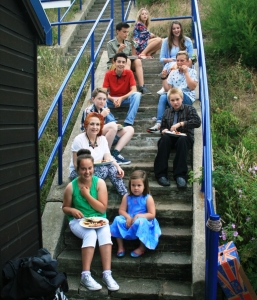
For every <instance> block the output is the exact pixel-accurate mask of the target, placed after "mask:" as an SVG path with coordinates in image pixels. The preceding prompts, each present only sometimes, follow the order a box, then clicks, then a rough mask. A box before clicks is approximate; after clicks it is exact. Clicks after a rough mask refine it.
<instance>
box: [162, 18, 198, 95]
mask: <svg viewBox="0 0 257 300" xmlns="http://www.w3.org/2000/svg"><path fill="white" fill-rule="evenodd" d="M179 51H186V52H187V53H188V55H189V58H191V57H192V55H193V51H194V49H193V43H192V41H191V39H190V38H189V37H186V36H184V33H183V27H182V24H181V23H180V22H179V21H173V22H171V24H170V27H169V33H168V37H167V38H166V39H164V40H163V43H162V47H161V52H160V61H161V62H162V63H163V64H164V67H163V70H162V73H161V78H162V80H165V79H166V78H167V77H168V75H169V73H170V71H171V70H174V69H176V67H177V65H176V55H177V53H178V52H179ZM188 67H192V61H191V59H190V60H189V64H188ZM163 93H165V90H164V88H162V89H161V90H160V91H158V92H157V94H159V95H161V94H163Z"/></svg>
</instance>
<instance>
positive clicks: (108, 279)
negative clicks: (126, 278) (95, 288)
mask: <svg viewBox="0 0 257 300" xmlns="http://www.w3.org/2000/svg"><path fill="white" fill-rule="evenodd" d="M102 282H103V283H104V284H105V285H106V286H107V289H108V290H109V291H118V289H119V288H120V287H119V285H118V284H117V282H116V281H115V280H114V279H113V278H112V274H111V273H110V274H107V275H104V276H103V279H102Z"/></svg>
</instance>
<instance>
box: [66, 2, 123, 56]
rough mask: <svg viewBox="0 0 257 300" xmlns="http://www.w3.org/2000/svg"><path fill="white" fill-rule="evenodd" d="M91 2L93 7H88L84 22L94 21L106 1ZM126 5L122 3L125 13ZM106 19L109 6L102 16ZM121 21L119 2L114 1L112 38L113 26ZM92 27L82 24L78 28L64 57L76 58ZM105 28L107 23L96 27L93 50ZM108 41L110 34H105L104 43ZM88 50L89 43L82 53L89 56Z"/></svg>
mask: <svg viewBox="0 0 257 300" xmlns="http://www.w3.org/2000/svg"><path fill="white" fill-rule="evenodd" d="M91 2H92V3H93V5H92V6H91V7H89V8H88V10H87V11H86V13H85V17H84V19H85V20H96V19H97V18H98V16H99V13H100V12H101V10H102V8H103V6H104V4H105V2H106V1H105V0H95V1H91ZM127 4H128V2H126V1H125V2H124V8H125V11H126V8H127ZM107 18H110V4H109V5H108V7H107V8H106V10H105V12H104V14H103V16H102V19H107ZM121 21H122V20H121V1H120V0H114V36H115V25H116V24H117V23H119V22H121ZM93 25H94V23H87V24H82V25H79V26H78V29H77V34H76V35H75V36H74V39H73V41H72V42H71V44H70V46H69V47H68V52H67V53H66V55H68V56H76V55H77V54H78V52H79V50H80V48H81V46H82V45H83V43H84V41H85V39H86V37H87V35H88V34H89V32H90V30H91V29H92V27H93ZM106 27H107V22H101V23H99V24H98V25H97V27H96V30H95V34H94V38H95V44H94V49H95V50H96V49H97V47H98V45H99V42H100V40H101V39H102V37H103V31H104V30H105V29H106ZM110 39H111V38H110V34H107V36H106V40H105V42H108V41H109V40H110ZM90 49H91V45H90V42H89V44H88V46H87V48H86V49H85V51H84V53H85V54H89V55H90V51H91V50H90ZM103 50H104V49H103V48H102V49H101V51H100V54H101V53H102V51H103Z"/></svg>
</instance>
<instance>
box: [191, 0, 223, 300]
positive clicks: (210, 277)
mask: <svg viewBox="0 0 257 300" xmlns="http://www.w3.org/2000/svg"><path fill="white" fill-rule="evenodd" d="M191 3H192V16H193V30H192V32H193V37H194V40H195V44H196V48H197V52H198V61H199V92H200V95H199V97H200V101H201V111H202V132H203V169H204V180H203V185H202V189H203V192H204V200H205V221H206V222H207V220H208V219H210V220H213V221H218V220H219V219H220V217H219V215H217V214H216V213H215V209H214V204H213V188H212V143H211V141H212V138H211V127H210V126H211V125H210V124H211V121H210V100H209V92H208V81H207V73H206V64H205V53H204V47H203V38H202V29H201V23H200V16H199V11H198V6H197V0H192V2H191ZM205 236H206V239H205V242H206V267H205V299H206V300H216V299H217V267H218V265H217V261H218V244H219V232H215V231H212V230H210V229H209V228H208V227H205Z"/></svg>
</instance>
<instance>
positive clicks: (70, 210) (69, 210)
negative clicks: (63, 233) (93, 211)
mask: <svg viewBox="0 0 257 300" xmlns="http://www.w3.org/2000/svg"><path fill="white" fill-rule="evenodd" d="M71 204H72V183H71V182H70V183H69V184H68V185H67V186H66V188H65V190H64V194H63V204H62V210H63V212H64V213H65V214H66V215H69V216H73V217H74V218H75V219H81V218H83V217H84V216H83V214H82V212H81V211H79V210H78V209H76V208H74V207H71Z"/></svg>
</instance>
